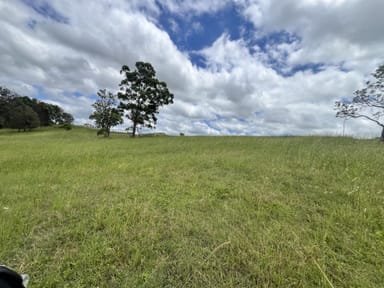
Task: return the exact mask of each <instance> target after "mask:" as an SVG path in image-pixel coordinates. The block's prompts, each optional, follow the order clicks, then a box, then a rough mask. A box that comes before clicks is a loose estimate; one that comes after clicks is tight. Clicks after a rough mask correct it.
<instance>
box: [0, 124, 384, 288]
mask: <svg viewBox="0 0 384 288" xmlns="http://www.w3.org/2000/svg"><path fill="white" fill-rule="evenodd" d="M383 149H384V146H383V145H381V144H380V143H378V142H376V141H373V140H354V139H351V138H336V137H282V138H279V137H276V138H268V137H149V138H138V139H132V138H128V137H127V136H126V135H121V134H113V135H112V136H111V138H110V139H103V138H97V137H96V134H95V132H94V131H92V130H87V129H83V128H75V129H73V130H71V131H64V130H61V129H48V130H40V131H36V132H31V133H13V132H9V131H2V130H0V179H1V185H0V262H2V263H5V264H7V265H9V266H12V267H14V268H16V269H18V270H19V271H20V272H26V273H29V274H30V276H31V287H32V288H34V287H382V285H383V279H384V222H383V219H384V205H383V204H384V190H383V189H384V188H383V183H384V182H383V179H384V177H383V176H384V169H383V163H384V150H383Z"/></svg>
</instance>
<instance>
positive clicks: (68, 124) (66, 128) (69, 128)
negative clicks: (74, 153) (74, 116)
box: [60, 123, 72, 130]
mask: <svg viewBox="0 0 384 288" xmlns="http://www.w3.org/2000/svg"><path fill="white" fill-rule="evenodd" d="M60 128H63V129H65V130H72V125H71V124H70V123H64V124H63V125H61V126H60Z"/></svg>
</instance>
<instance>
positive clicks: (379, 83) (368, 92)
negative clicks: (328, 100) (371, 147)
mask: <svg viewBox="0 0 384 288" xmlns="http://www.w3.org/2000/svg"><path fill="white" fill-rule="evenodd" d="M372 76H373V77H374V78H375V80H374V81H373V82H371V81H368V82H367V83H366V85H367V86H366V87H365V88H363V89H361V90H357V91H355V93H354V97H353V99H352V101H337V102H336V109H337V110H338V111H337V114H336V117H340V118H364V119H367V120H369V121H372V122H374V123H376V124H377V125H379V126H380V127H381V129H382V130H381V137H380V140H381V141H384V119H383V118H384V65H381V66H380V67H379V68H377V69H376V71H375V72H374V73H373V74H372Z"/></svg>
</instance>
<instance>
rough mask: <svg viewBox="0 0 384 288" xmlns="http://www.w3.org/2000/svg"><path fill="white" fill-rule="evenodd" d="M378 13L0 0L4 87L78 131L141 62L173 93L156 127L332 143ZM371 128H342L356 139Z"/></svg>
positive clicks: (294, 5)
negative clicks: (339, 108) (45, 104)
mask: <svg viewBox="0 0 384 288" xmlns="http://www.w3.org/2000/svg"><path fill="white" fill-rule="evenodd" d="M383 10H384V2H383V1H379V0H370V1H363V0H356V1H345V0H333V1H330V0H301V1H297V0H285V1H278V0H236V1H230V0H204V1H203V0H194V1H176V0H163V1H160V0H140V1H139V0H132V1H126V0H115V1H109V0H99V1H92V2H89V1H85V0H79V1H60V0H51V1H45V0H15V1H2V2H1V3H0V14H1V15H0V27H1V28H0V36H1V38H2V39H3V42H2V43H1V44H0V55H1V56H0V65H1V67H3V69H2V70H1V71H0V85H3V86H6V87H9V88H11V89H14V90H15V91H16V92H18V93H20V94H23V95H30V96H34V97H38V98H40V99H43V100H44V101H49V102H52V103H54V104H57V105H60V106H62V107H63V108H64V109H65V110H67V111H69V112H70V113H72V114H73V115H74V116H75V119H76V122H77V123H78V124H84V123H89V122H90V120H89V119H88V116H89V114H90V113H91V112H92V110H91V104H92V103H93V102H94V100H95V94H96V92H97V91H98V90H99V89H103V88H107V89H109V90H111V91H115V90H116V89H117V87H118V84H119V82H120V81H121V76H120V75H119V70H120V68H121V66H122V65H124V64H127V65H129V66H130V67H131V68H133V66H134V63H135V62H136V61H147V62H150V63H152V65H153V66H154V67H155V69H156V71H157V76H158V77H159V78H160V80H164V81H166V82H167V83H168V86H169V88H170V90H171V91H172V92H173V93H174V94H175V103H174V104H173V105H170V106H168V107H165V108H164V109H162V110H161V112H160V116H159V121H158V127H157V131H162V132H166V133H169V134H175V135H177V134H179V133H185V134H187V135H317V134H320V135H323V134H326V135H338V134H340V133H341V131H342V125H343V123H342V122H343V121H342V120H340V119H336V118H335V111H334V108H333V107H334V102H335V101H337V100H339V99H346V98H350V97H352V96H353V92H354V91H355V90H357V89H359V88H361V86H362V85H364V83H365V81H366V80H367V79H368V77H369V73H371V72H373V71H374V70H375V68H376V67H377V66H378V65H379V64H381V63H383V56H382V51H383V49H384V36H383V34H382V32H381V28H380V27H383V25H384V20H383V17H381V14H380V13H379V12H378V11H383ZM124 125H125V126H130V123H128V121H126V123H125V124H124ZM119 128H121V129H124V127H119ZM377 130H378V129H377V127H375V126H374V125H372V124H371V123H368V122H365V121H348V124H347V133H350V134H351V135H354V136H357V137H370V136H372V135H375V134H376V133H377Z"/></svg>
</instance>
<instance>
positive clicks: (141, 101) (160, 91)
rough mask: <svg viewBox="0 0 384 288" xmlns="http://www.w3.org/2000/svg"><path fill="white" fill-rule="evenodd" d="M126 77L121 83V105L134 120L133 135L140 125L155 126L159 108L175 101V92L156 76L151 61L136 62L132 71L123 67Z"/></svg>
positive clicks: (121, 72) (119, 96) (125, 66)
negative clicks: (170, 90)
mask: <svg viewBox="0 0 384 288" xmlns="http://www.w3.org/2000/svg"><path fill="white" fill-rule="evenodd" d="M120 74H123V76H124V79H123V80H122V81H121V83H120V85H119V86H120V92H118V94H117V95H118V98H119V100H120V104H119V107H120V108H121V109H122V110H124V111H126V114H125V116H126V117H127V118H128V119H129V120H131V121H132V136H133V137H135V136H136V131H137V129H138V128H139V127H140V126H144V127H147V128H155V126H156V122H157V118H156V114H158V113H159V108H160V107H161V106H163V105H168V104H171V103H173V94H172V93H170V92H169V90H168V88H167V84H166V83H165V82H161V81H159V80H158V79H157V78H156V77H155V76H156V72H155V69H154V68H153V67H152V65H151V64H150V63H144V62H136V69H135V70H134V71H131V70H130V69H129V67H128V66H127V65H124V66H123V67H122V68H121V71H120Z"/></svg>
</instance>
